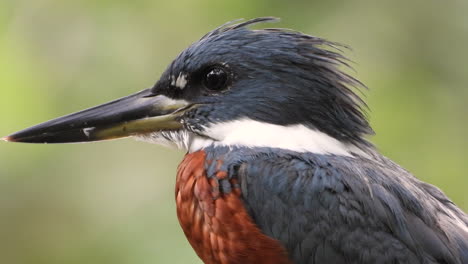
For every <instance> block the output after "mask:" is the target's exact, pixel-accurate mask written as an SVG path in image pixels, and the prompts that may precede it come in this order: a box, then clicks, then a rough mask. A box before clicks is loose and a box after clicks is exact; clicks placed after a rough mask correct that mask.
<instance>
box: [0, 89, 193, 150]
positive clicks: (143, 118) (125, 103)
mask: <svg viewBox="0 0 468 264" xmlns="http://www.w3.org/2000/svg"><path fill="white" fill-rule="evenodd" d="M189 108H191V105H190V104H189V103H187V102H186V101H184V100H174V99H170V98H168V97H166V96H164V95H153V94H151V91H150V90H143V91H141V92H138V93H136V94H133V95H130V96H127V97H124V98H121V99H118V100H115V101H112V102H109V103H106V104H103V105H99V106H96V107H93V108H90V109H87V110H83V111H80V112H77V113H74V114H70V115H66V116H63V117H59V118H56V119H53V120H50V121H47V122H44V123H42V124H39V125H36V126H33V127H30V128H27V129H24V130H21V131H19V132H16V133H14V134H12V135H10V136H7V137H4V138H2V139H3V140H5V141H13V142H27V143H73V142H89V141H97V140H106V139H115V138H121V137H128V136H133V135H140V134H146V133H151V132H155V131H161V130H176V129H179V128H181V127H182V124H181V122H180V117H181V115H182V114H183V113H184V112H185V111H186V110H187V109H189Z"/></svg>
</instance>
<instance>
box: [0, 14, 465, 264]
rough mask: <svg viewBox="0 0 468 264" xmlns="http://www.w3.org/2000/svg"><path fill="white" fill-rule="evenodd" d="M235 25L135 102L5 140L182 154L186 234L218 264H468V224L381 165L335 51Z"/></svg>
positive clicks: (439, 195) (315, 41)
mask: <svg viewBox="0 0 468 264" xmlns="http://www.w3.org/2000/svg"><path fill="white" fill-rule="evenodd" d="M275 20H276V19H275V18H271V17H263V18H256V19H252V20H248V21H240V22H239V21H235V22H229V23H226V24H224V25H222V26H220V27H218V28H216V29H214V30H213V31H211V32H209V33H207V34H206V35H205V36H203V37H202V38H201V39H200V40H199V41H197V42H195V43H193V44H192V45H191V46H189V47H188V48H187V49H185V50H184V51H182V53H180V54H179V55H178V56H177V58H176V59H175V60H174V61H173V62H172V63H171V64H170V65H169V66H168V68H167V69H166V70H165V72H164V73H163V74H162V76H161V77H160V79H159V81H157V82H156V84H155V85H154V86H153V87H151V88H149V89H146V90H143V91H140V92H138V93H136V94H133V95H130V96H127V97H124V98H121V99H118V100H115V101H112V102H109V103H106V104H103V105H100V106H96V107H93V108H90V109H87V110H83V111H81V112H77V113H74V114H70V115H67V116H64V117H60V118H56V119H53V120H50V121H47V122H45V123H42V124H39V125H36V126H33V127H31V128H27V129H25V130H22V131H19V132H17V133H14V134H12V135H10V136H7V137H4V138H3V140H5V141H12V142H28V143H73V142H90V141H98V140H106V139H116V138H122V137H129V136H130V137H136V138H137V139H140V140H145V141H149V142H155V143H161V144H164V145H173V146H175V147H178V148H180V149H184V150H185V151H186V152H187V154H186V155H185V157H184V159H183V161H182V162H181V164H180V165H179V167H178V170H177V180H176V187H175V200H176V207H177V215H178V219H179V222H180V225H181V227H182V229H183V231H184V233H185V235H186V237H187V239H188V241H189V242H190V244H191V246H192V247H193V249H194V250H195V251H196V253H197V254H198V256H199V257H200V258H201V259H202V260H203V262H204V263H207V264H218V263H221V264H242V263H244V264H262V263H278V264H287V263H290V264H293V263H294V264H306V263H307V264H312V263H316V264H319V263H322V264H323V263H331V264H341V263H343V264H345V263H346V264H349V263H392V264H396V263H427V264H429V263H446V264H449V263H450V264H467V263H468V216H467V215H466V214H465V213H464V212H463V211H462V210H461V209H459V208H458V207H457V206H456V205H455V204H454V203H453V202H452V201H451V200H450V199H449V198H447V196H446V195H445V194H444V193H443V192H442V191H441V190H440V189H438V188H437V187H435V186H433V185H430V184H428V183H425V182H422V181H420V180H418V179H417V178H416V177H414V176H413V175H412V174H411V173H409V172H408V171H406V170H405V169H403V168H402V167H400V166H399V165H398V164H396V163H394V162H392V161H391V160H389V159H388V158H386V157H384V156H383V155H382V154H380V153H379V152H378V151H377V149H376V148H375V147H374V145H373V144H372V143H370V142H369V141H368V140H366V136H368V135H371V134H373V130H372V128H371V127H370V125H369V122H368V120H367V118H366V114H365V110H366V108H367V107H366V104H365V103H364V102H363V100H362V99H361V98H360V97H359V96H358V95H357V93H356V91H357V90H359V88H363V87H365V86H364V85H363V84H362V83H360V82H359V81H358V80H356V79H355V78H353V77H351V76H350V75H348V74H347V73H345V72H344V71H343V70H342V69H341V68H342V67H343V66H345V67H346V66H347V65H348V60H347V58H346V57H345V56H344V55H343V53H342V51H341V49H340V48H342V47H344V46H343V45H340V44H338V43H335V42H330V41H327V40H325V39H322V38H318V37H314V36H310V35H306V34H303V33H300V32H297V31H293V30H289V29H281V28H263V29H256V30H254V29H251V28H250V27H249V26H251V25H253V24H256V23H259V22H272V21H275Z"/></svg>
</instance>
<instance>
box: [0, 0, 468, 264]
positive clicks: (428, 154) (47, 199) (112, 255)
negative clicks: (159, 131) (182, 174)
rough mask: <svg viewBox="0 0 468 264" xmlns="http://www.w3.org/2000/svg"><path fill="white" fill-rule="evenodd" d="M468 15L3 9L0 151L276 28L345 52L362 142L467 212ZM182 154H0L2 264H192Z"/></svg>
mask: <svg viewBox="0 0 468 264" xmlns="http://www.w3.org/2000/svg"><path fill="white" fill-rule="evenodd" d="M467 14H468V1H466V0H459V1H457V0H452V1H440V0H416V1H406V0H391V1H390V0H388V1H386V0H385V1H373V0H356V1H310V0H307V1H280V0H273V1H271V0H260V1H251V0H237V1H229V2H228V1H208V0H202V1H192V0H180V1H154V0H146V1H145V0H140V1H130V0H128V1H124V0H113V1H110V0H109V1H106V0H102V1H95V0H74V1H61V0H3V1H1V3H0V91H1V92H0V135H1V136H3V135H7V134H9V133H12V132H14V131H17V130H19V129H22V128H25V127H28V126H30V125H33V124H36V123H39V122H42V121H45V120H48V119H51V118H54V117H57V116H60V115H63V114H67V113H70V112H74V111H77V110H81V109H83V108H87V107H90V106H93V105H96V104H100V103H103V102H106V101H108V100H111V99H114V98H118V97H121V96H125V95H127V94H130V93H133V92H136V91H138V90H141V89H143V88H147V87H149V86H151V85H152V84H153V83H154V82H155V81H156V80H157V78H158V77H159V75H160V74H161V73H162V71H163V70H164V68H165V66H166V65H168V64H169V63H170V62H171V60H172V59H173V58H174V57H175V56H176V55H177V54H178V53H179V52H180V51H182V50H183V49H184V48H185V47H186V46H188V45H189V44H190V43H191V42H193V41H195V40H197V39H199V38H200V37H201V36H202V35H203V34H205V33H206V32H207V31H209V30H211V29H213V28H214V27H216V26H218V25H220V24H222V23H224V22H226V21H229V20H233V19H237V18H253V17H257V16H278V17H281V18H282V22H281V23H279V24H276V25H274V26H277V27H287V28H293V29H297V30H300V31H303V32H307V33H309V34H313V35H317V36H321V37H325V38H328V39H330V40H333V41H338V42H342V43H346V44H349V45H350V46H352V47H353V51H352V52H351V51H350V52H347V54H348V56H349V57H350V58H351V59H353V60H354V61H355V62H356V63H355V64H354V68H355V69H356V72H355V73H353V75H354V76H356V77H357V78H359V79H360V80H362V81H363V82H364V83H365V84H367V86H369V88H370V90H369V91H366V92H365V94H366V100H367V102H368V104H369V106H370V108H371V109H372V111H371V112H370V119H371V123H372V125H373V127H374V128H375V130H376V132H377V135H376V136H374V137H372V138H371V140H372V141H373V142H374V143H376V145H377V146H378V147H379V149H380V150H381V151H382V152H383V153H384V154H385V155H387V156H389V157H390V158H392V159H393V160H395V161H396V162H398V163H400V164H401V165H403V166H404V167H405V168H407V169H408V170H410V171H411V172H413V173H414V174H415V175H417V176H418V177H419V178H421V179H423V180H424V181H428V182H430V183H433V184H436V185H437V186H439V187H441V188H442V189H443V190H444V191H445V192H446V193H447V194H448V195H449V197H451V198H452V199H453V200H454V201H455V202H456V203H457V204H458V205H459V206H460V207H461V208H463V209H464V210H465V211H467V210H468V193H467V190H468V175H467V173H466V172H467V171H468V160H467V158H468V140H467V130H468V122H467V115H468V106H467V103H468V70H467V68H468V67H467V63H468V52H467V47H468V15H467ZM267 26H268V27H271V26H272V25H270V24H269V25H267ZM183 154H184V153H182V152H181V151H177V150H171V149H166V148H163V147H159V146H155V145H150V144H145V143H141V142H136V141H133V140H130V139H124V140H117V141H110V142H102V143H96V144H74V145H27V144H12V143H5V142H3V143H1V142H0V263H8V264H29V263H31V264H41V263H47V264H55V263H57V264H59V263H60V264H63V263H67V264H74V263H76V264H78V263H100V264H106V263H112V264H127V263H128V264H130V263H143V264H146V263H148V264H149V263H200V261H199V260H198V258H197V257H196V255H195V254H194V253H193V251H192V249H191V248H190V246H189V244H188V243H187V242H186V240H185V238H184V235H183V233H182V232H181V230H180V228H179V225H178V222H177V219H176V213H175V203H174V199H173V196H174V194H173V192H174V181H175V170H176V166H177V164H178V162H179V161H180V159H181V157H182V156H183Z"/></svg>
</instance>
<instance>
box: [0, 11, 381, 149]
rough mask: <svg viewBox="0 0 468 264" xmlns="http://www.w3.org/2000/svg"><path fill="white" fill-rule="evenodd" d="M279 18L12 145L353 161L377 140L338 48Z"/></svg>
mask: <svg viewBox="0 0 468 264" xmlns="http://www.w3.org/2000/svg"><path fill="white" fill-rule="evenodd" d="M274 20H275V19H273V18H257V19H253V20H249V21H246V22H243V23H238V24H234V23H228V24H225V25H223V26H221V27H219V28H217V29H215V30H213V31H211V32H209V33H208V34H206V35H205V36H203V37H202V38H201V39H200V40H199V41H197V42H195V43H194V44H192V45H191V46H190V47H188V48H187V49H186V50H184V51H183V52H182V53H181V54H180V55H179V56H178V57H177V58H176V59H175V60H174V61H173V62H172V63H171V64H170V65H169V67H168V68H167V69H166V71H165V72H164V73H163V74H162V76H161V78H160V80H159V81H158V82H157V83H156V84H155V85H154V86H153V87H152V88H150V89H147V90H143V91H141V92H139V93H136V94H134V95H131V96H128V97H125V98H122V99H118V100H116V101H113V102H110V103H107V104H103V105H100V106H97V107H94V108H90V109H87V110H84V111H81V112H78V113H74V114H71V115H67V116H64V117H60V118H57V119H54V120H51V121H48V122H45V123H42V124H39V125H37V126H34V127H31V128H28V129H25V130H22V131H20V132H17V133H15V134H13V135H11V136H8V137H5V138H4V139H5V140H7V141H16V142H31V143H67V142H88V141H97V140H105V139H113V138H120V137H127V136H136V137H139V138H141V139H145V140H151V141H156V142H171V143H174V144H176V145H177V146H179V147H181V148H186V149H188V150H189V151H195V150H198V149H201V148H204V147H206V146H209V145H216V144H219V145H245V146H249V147H278V148H285V149H291V150H295V151H313V152H320V153H334V154H346V153H348V151H349V150H350V149H360V148H365V147H367V146H369V143H367V141H366V140H365V139H364V138H363V137H364V136H365V135H366V134H371V133H372V129H371V128H370V126H369V124H368V122H367V120H366V118H365V115H364V114H363V111H362V107H363V106H364V103H363V102H362V100H361V99H360V98H359V97H358V96H357V95H356V93H355V92H353V90H352V88H353V87H354V86H361V84H360V83H359V82H358V81H357V80H355V79H354V78H352V77H350V76H349V75H347V74H346V73H344V72H342V71H341V70H340V69H339V67H340V66H342V65H346V58H345V57H344V56H343V55H342V54H341V52H340V50H339V48H340V47H342V46H341V45H338V44H336V43H332V42H329V41H326V40H324V39H321V38H317V37H312V36H309V35H305V34H302V33H299V32H295V31H291V30H286V29H261V30H251V29H249V28H247V27H248V26H249V25H252V24H254V23H258V22H264V21H274Z"/></svg>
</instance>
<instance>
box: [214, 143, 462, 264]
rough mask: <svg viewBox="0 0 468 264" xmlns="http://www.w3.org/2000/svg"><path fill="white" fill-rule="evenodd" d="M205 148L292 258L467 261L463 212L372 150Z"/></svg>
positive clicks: (263, 226)
mask: <svg viewBox="0 0 468 264" xmlns="http://www.w3.org/2000/svg"><path fill="white" fill-rule="evenodd" d="M205 151H206V152H207V153H208V156H207V159H214V160H216V159H220V160H222V161H223V164H225V165H224V166H225V167H224V168H221V169H226V170H228V172H229V176H230V177H231V178H237V179H238V180H239V182H240V183H239V184H240V187H241V190H242V196H243V200H244V204H245V206H246V208H247V210H248V211H249V213H250V215H251V216H252V218H253V219H254V221H255V222H256V224H257V225H258V226H259V227H260V228H261V230H262V231H263V232H264V233H265V234H267V235H268V236H271V237H273V238H275V239H277V240H279V241H280V242H281V244H283V245H284V246H285V247H286V249H287V250H288V252H289V254H290V257H291V258H292V259H293V261H294V263H303V264H305V263H336V264H339V263H347V264H349V263H453V264H455V263H457V264H463V263H468V232H467V230H468V228H467V227H468V217H467V216H466V215H465V214H464V213H463V212H462V211H461V210H460V209H458V208H457V207H456V206H455V205H454V204H453V203H452V202H451V201H450V199H448V198H447V197H446V196H445V195H444V194H443V193H442V191H440V190H439V189H438V188H436V187H434V186H432V185H430V184H427V183H424V182H421V181H420V180H418V179H417V178H415V177H414V176H413V175H411V174H410V173H409V172H407V171H406V170H404V169H402V168H401V167H399V166H398V165H396V164H395V163H393V162H391V161H390V160H388V159H386V158H385V157H382V156H380V155H378V154H376V153H374V155H376V156H374V157H373V158H372V159H367V158H362V157H342V156H335V155H318V154H312V153H296V152H291V151H285V150H280V149H270V148H256V149H249V148H234V149H229V148H226V147H217V148H209V149H206V150H205ZM213 164H216V163H213ZM214 170H215V169H214V168H213V167H212V165H211V167H208V175H210V174H212V173H213V172H214ZM226 182H227V181H226ZM227 190H228V191H229V189H227Z"/></svg>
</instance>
